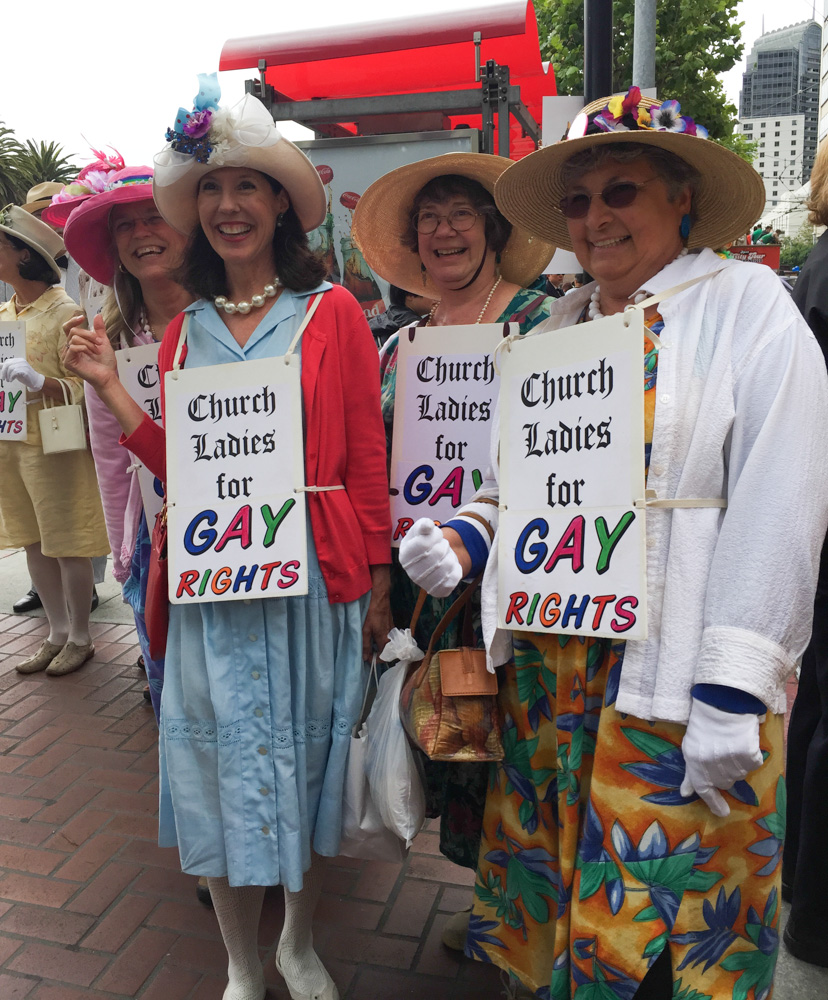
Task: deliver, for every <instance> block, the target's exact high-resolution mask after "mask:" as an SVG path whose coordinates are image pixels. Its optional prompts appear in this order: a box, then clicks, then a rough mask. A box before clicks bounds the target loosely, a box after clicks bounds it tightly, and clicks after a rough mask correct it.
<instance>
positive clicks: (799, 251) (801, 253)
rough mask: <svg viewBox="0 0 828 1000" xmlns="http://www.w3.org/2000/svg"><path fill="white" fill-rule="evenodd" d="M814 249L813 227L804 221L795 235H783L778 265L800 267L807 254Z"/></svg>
mask: <svg viewBox="0 0 828 1000" xmlns="http://www.w3.org/2000/svg"><path fill="white" fill-rule="evenodd" d="M813 249H814V229H813V226H812V225H811V224H810V223H808V222H806V223H804V224H803V225H802V227H801V228H800V230H799V232H798V233H797V234H796V236H783V237H782V249H781V250H780V253H779V265H780V267H785V268H790V267H802V265H803V264H804V263H805V261H806V260H807V259H808V254H809V253H810V252H811V251H812V250H813Z"/></svg>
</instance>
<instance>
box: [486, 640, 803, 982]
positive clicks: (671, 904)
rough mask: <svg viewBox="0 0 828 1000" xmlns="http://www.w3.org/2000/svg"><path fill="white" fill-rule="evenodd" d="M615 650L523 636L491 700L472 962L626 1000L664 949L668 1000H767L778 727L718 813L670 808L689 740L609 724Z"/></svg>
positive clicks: (778, 825) (679, 731) (639, 725)
mask: <svg viewBox="0 0 828 1000" xmlns="http://www.w3.org/2000/svg"><path fill="white" fill-rule="evenodd" d="M623 646H624V644H623V643H622V642H619V643H616V644H614V645H612V646H611V645H610V643H609V642H608V641H606V640H595V639H580V638H578V637H576V636H560V637H558V636H549V635H530V634H519V635H516V636H515V663H514V664H509V665H508V666H507V667H506V668H505V670H506V680H505V682H504V683H503V684H502V686H501V692H500V704H501V709H502V711H503V713H504V717H505V732H504V745H505V750H506V757H505V759H504V760H503V761H502V763H500V764H497V765H493V766H492V772H491V783H490V787H489V793H488V795H487V798H486V810H485V815H484V821H483V840H482V844H481V849H480V855H479V860H478V870H477V881H476V885H475V902H474V907H473V911H472V918H471V922H470V926H469V937H468V940H467V945H466V953H467V954H468V955H469V956H471V957H474V958H478V959H481V960H483V961H489V962H493V963H494V964H496V965H498V966H500V967H501V968H503V969H506V970H508V971H510V972H512V973H514V975H516V976H517V977H518V978H519V979H520V980H521V981H522V982H523V983H524V984H525V985H526V986H528V987H529V988H530V989H532V990H533V991H535V992H536V994H537V995H538V996H539V997H541V998H544V1000H572V998H575V997H577V998H580V997H581V996H584V997H586V996H590V997H598V996H600V997H605V996H606V997H618V998H623V997H631V996H632V995H633V994H634V993H635V990H636V987H637V984H639V983H640V982H641V981H642V979H643V978H644V976H645V974H646V972H647V970H648V968H649V967H650V965H651V964H652V963H653V962H654V961H655V959H656V958H657V957H658V955H659V954H660V953H661V952H662V950H663V949H665V948H668V949H669V950H670V958H671V963H672V968H673V979H674V983H675V986H674V994H673V995H674V996H677V997H681V998H685V997H687V998H688V1000H689V998H692V1000H710V998H716V1000H718V998H720V997H730V996H733V997H747V996H748V995H749V994H750V996H751V997H754V995H755V1000H769V998H770V996H771V994H772V991H773V973H774V968H775V965H776V956H777V951H778V948H779V935H778V930H779V914H780V901H779V892H780V889H781V855H782V840H783V837H784V826H785V784H784V779H783V777H782V765H783V749H782V736H783V725H782V723H783V719H782V716H778V715H777V716H774V715H769V716H768V717H767V720H766V721H765V723H764V724H763V725H762V727H761V734H760V738H761V746H762V750H763V752H764V754H765V762H764V764H763V765H762V766H761V767H760V768H759V769H758V770H757V771H754V772H753V773H752V774H750V775H748V778H747V780H746V781H741V782H738V783H737V784H736V785H734V787H733V789H732V790H731V791H730V792H727V793H725V798H726V800H727V802H728V805H729V806H730V815H729V816H728V817H726V818H724V819H719V818H717V817H716V816H714V815H713V814H712V813H711V812H710V810H709V809H708V807H707V806H706V805H705V804H704V802H702V801H701V800H700V799H698V798H695V797H694V798H693V799H688V800H685V799H682V797H681V796H680V795H679V786H680V785H681V781H682V778H683V776H684V758H683V757H682V754H681V741H682V738H683V736H684V729H685V727H684V726H682V725H677V724H675V723H667V722H646V721H644V720H642V719H636V718H634V717H632V716H623V715H619V714H618V712H616V710H615V707H614V705H615V696H616V694H617V691H618V680H619V676H620V671H621V657H622V656H623Z"/></svg>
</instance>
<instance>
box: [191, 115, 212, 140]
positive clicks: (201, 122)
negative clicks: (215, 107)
mask: <svg viewBox="0 0 828 1000" xmlns="http://www.w3.org/2000/svg"><path fill="white" fill-rule="evenodd" d="M212 120H213V112H212V111H211V110H210V108H207V109H205V110H204V111H190V112H189V113H188V115H187V120H186V121H185V122H184V132H185V134H186V135H188V136H190V137H191V138H192V139H200V138H201V137H202V136H204V135H207V133H208V132H209V131H210V123H211V122H212Z"/></svg>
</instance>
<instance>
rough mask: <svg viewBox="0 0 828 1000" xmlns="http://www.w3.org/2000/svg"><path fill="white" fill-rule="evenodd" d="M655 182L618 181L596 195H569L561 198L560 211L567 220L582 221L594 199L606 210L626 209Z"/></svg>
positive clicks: (652, 178)
mask: <svg viewBox="0 0 828 1000" xmlns="http://www.w3.org/2000/svg"><path fill="white" fill-rule="evenodd" d="M655 180H658V178H657V177H651V178H650V179H649V180H646V181H641V183H639V184H636V183H635V182H634V181H619V182H618V183H616V184H608V185H607V187H605V188H604V190H603V191H601V192H599V194H597V195H593V194H570V195H567V196H566V198H561V200H560V202H559V205H560V209H561V212H562V213H563V214H564V215H565V216H566V218H567V219H583V218H585V217H586V214H587V212H588V211H589V206H590V203H591V202H592V199H593V198H596V197H598V198H600V199H601V201H603V203H604V204H605V205H606V206H607V208H628V207H629V206H630V205H632V203H633V202H634V201H635V199H636V197H637V196H638V192H639V190H640V189H641V188H643V187H645V185H647V184H649V183H650V182H651V181H655Z"/></svg>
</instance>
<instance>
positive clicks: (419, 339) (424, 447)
mask: <svg viewBox="0 0 828 1000" xmlns="http://www.w3.org/2000/svg"><path fill="white" fill-rule="evenodd" d="M510 332H511V333H513V334H517V332H518V325H517V324H516V323H513V324H508V325H504V324H503V323H487V324H485V325H479V326H478V325H475V326H471V325H470V326H440V327H416V326H411V327H407V328H405V329H402V330H400V338H399V347H398V353H397V375H396V378H397V384H396V391H395V397H394V437H393V441H392V446H391V476H390V480H391V524H392V534H391V539H392V541H391V544H392V545H394V546H399V544H400V541H401V539H403V538H404V537H405V533H406V531H407V530H408V529H409V528H410V527H411V525H412V524H413V523H414V522H415V521H416V520H417V519H418V518H420V517H430V518H432V519H433V520H435V521H437V522H444V521H449V520H451V518H452V516H453V515H454V513H455V512H456V511H457V510H458V509H459V508H460V506H461V505H462V504H464V503H466V502H468V500H469V498H470V497H471V495H472V494H473V493H474V492H475V490H477V489H478V487H479V486H480V483H481V481H482V479H483V476H484V474H485V472H486V468H487V467H488V465H489V448H490V443H491V429H492V417H493V415H494V407H495V401H496V400H497V393H498V387H499V383H500V379H499V378H498V376H497V373H496V372H495V367H494V352H495V348H496V347H497V345H498V344H499V343H500V342H501V340H502V339H503V338H504V336H506V335H507V334H508V333H510Z"/></svg>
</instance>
